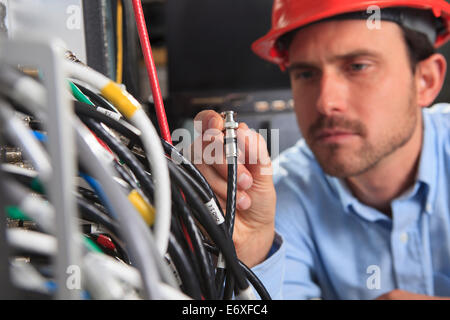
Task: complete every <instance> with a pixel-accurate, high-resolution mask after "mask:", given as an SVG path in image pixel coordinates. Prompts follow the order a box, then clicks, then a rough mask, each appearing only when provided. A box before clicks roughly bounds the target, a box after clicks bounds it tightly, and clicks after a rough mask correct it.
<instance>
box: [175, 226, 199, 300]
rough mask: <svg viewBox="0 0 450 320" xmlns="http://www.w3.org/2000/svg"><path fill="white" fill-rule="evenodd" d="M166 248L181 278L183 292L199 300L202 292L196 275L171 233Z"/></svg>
mask: <svg viewBox="0 0 450 320" xmlns="http://www.w3.org/2000/svg"><path fill="white" fill-rule="evenodd" d="M167 250H168V253H169V255H170V258H171V259H172V261H173V263H174V264H175V266H176V269H177V271H178V274H179V276H180V278H181V281H182V286H183V289H184V292H185V293H186V294H187V295H188V296H190V297H192V298H193V299H197V300H200V299H201V297H202V294H201V291H200V287H199V281H198V278H197V275H196V274H195V272H194V270H193V269H192V267H191V264H190V263H189V260H188V258H187V257H186V254H185V253H184V251H183V249H182V248H181V245H180V244H179V243H178V241H177V240H176V239H175V237H174V236H173V234H171V235H170V237H169V246H168V248H167Z"/></svg>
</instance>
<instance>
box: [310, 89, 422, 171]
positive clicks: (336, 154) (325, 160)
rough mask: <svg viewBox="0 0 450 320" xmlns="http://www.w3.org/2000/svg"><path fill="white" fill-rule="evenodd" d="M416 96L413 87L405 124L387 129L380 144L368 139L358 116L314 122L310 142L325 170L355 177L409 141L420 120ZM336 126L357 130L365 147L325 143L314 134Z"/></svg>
mask: <svg viewBox="0 0 450 320" xmlns="http://www.w3.org/2000/svg"><path fill="white" fill-rule="evenodd" d="M414 96H415V95H414V89H413V90H412V91H411V95H410V97H409V99H408V100H409V101H408V103H409V105H408V109H407V113H406V114H405V116H404V121H403V124H398V125H397V126H396V127H395V128H390V131H389V132H386V134H385V135H384V137H383V138H381V139H379V140H378V141H377V143H376V144H373V143H371V142H370V141H368V140H367V130H366V127H365V126H364V124H363V123H361V122H360V121H358V120H347V119H342V118H328V119H326V118H322V119H319V120H318V121H317V122H316V123H315V125H313V126H311V128H313V130H309V131H310V132H309V134H308V135H307V138H306V142H307V143H308V145H309V147H310V149H311V150H312V152H313V153H314V155H315V157H316V159H317V161H318V163H319V165H320V166H321V167H322V169H323V171H324V172H325V173H326V174H328V175H330V176H335V177H338V178H349V177H355V176H358V175H361V174H364V173H366V172H367V171H369V170H371V169H372V168H374V167H376V166H377V164H379V163H380V162H381V161H382V160H383V159H385V158H386V157H388V156H389V155H391V154H393V153H394V152H395V151H397V150H398V149H400V148H401V147H403V146H404V145H406V144H407V143H408V142H409V141H410V140H411V138H412V136H413V135H414V132H415V128H416V124H417V104H416V102H415V100H414ZM333 126H338V128H340V129H348V130H352V132H355V133H356V134H357V135H358V137H359V139H360V141H361V142H362V145H361V147H359V148H357V149H356V150H355V149H353V148H350V149H348V148H346V147H344V146H342V145H341V144H339V143H333V144H327V145H323V144H320V143H317V142H316V141H315V140H314V139H313V138H312V137H311V136H312V135H313V132H314V131H315V130H318V129H323V128H333ZM346 150H348V151H346ZM344 152H346V154H344Z"/></svg>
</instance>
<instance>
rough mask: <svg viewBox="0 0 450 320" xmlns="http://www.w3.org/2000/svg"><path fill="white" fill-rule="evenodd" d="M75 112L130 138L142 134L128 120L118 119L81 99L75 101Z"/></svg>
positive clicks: (135, 137) (135, 138)
mask: <svg viewBox="0 0 450 320" xmlns="http://www.w3.org/2000/svg"><path fill="white" fill-rule="evenodd" d="M74 110H75V114H76V115H78V116H86V117H89V118H92V119H95V120H97V122H102V123H104V124H105V125H107V126H108V127H110V128H112V129H114V130H116V131H117V132H118V133H120V134H122V135H124V136H126V137H127V138H128V139H130V140H132V139H133V140H137V139H139V136H140V134H141V132H140V130H138V129H137V128H135V127H134V126H132V125H131V124H129V123H128V122H126V121H125V120H122V119H120V120H116V119H114V118H112V117H110V116H108V115H106V114H104V113H101V112H99V111H97V110H96V109H95V107H94V106H91V105H88V104H86V103H83V102H80V101H74Z"/></svg>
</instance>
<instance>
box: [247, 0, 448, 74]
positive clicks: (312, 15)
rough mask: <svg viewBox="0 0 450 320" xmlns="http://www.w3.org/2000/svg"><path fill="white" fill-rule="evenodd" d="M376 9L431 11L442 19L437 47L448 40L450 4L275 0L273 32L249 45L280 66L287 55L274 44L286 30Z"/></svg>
mask: <svg viewBox="0 0 450 320" xmlns="http://www.w3.org/2000/svg"><path fill="white" fill-rule="evenodd" d="M373 5H375V6H378V7H379V8H387V7H408V8H416V9H423V10H430V11H432V12H433V14H434V16H435V17H437V18H441V19H442V21H443V23H444V25H445V31H444V32H441V33H440V34H439V35H438V36H437V38H436V41H435V43H434V45H435V47H436V48H437V47H440V46H441V45H443V44H444V43H445V42H446V41H448V40H449V39H450V4H449V3H447V2H446V1H444V0H396V1H395V0H361V1H358V0H274V3H273V9H272V29H271V30H270V31H269V32H268V33H267V34H266V35H265V36H263V37H262V38H260V39H258V40H256V41H255V42H254V43H253V44H252V50H253V52H255V53H256V54H257V55H258V56H260V57H261V58H263V59H266V60H268V61H270V62H273V63H276V64H279V65H280V66H281V67H283V65H284V64H285V63H286V53H285V52H284V53H283V52H280V51H279V50H278V48H277V47H276V41H277V40H278V39H279V38H280V37H281V36H282V35H284V34H286V33H288V32H289V31H292V30H295V29H297V28H299V27H302V26H306V25H308V24H310V23H313V22H316V21H319V20H322V19H325V18H329V17H333V16H336V15H340V14H344V13H349V12H356V11H366V10H367V9H368V8H369V7H370V6H373Z"/></svg>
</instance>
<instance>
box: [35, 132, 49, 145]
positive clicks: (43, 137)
mask: <svg viewBox="0 0 450 320" xmlns="http://www.w3.org/2000/svg"><path fill="white" fill-rule="evenodd" d="M32 132H33V135H34V137H35V138H36V139H37V140H39V141H40V142H43V143H47V141H48V138H47V135H46V134H44V133H42V132H39V131H36V130H33V131H32Z"/></svg>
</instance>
